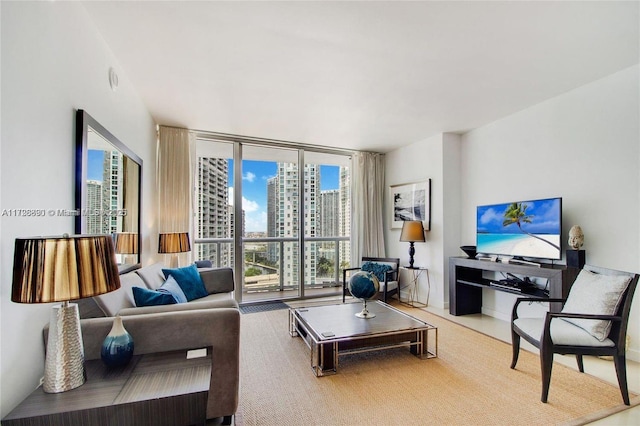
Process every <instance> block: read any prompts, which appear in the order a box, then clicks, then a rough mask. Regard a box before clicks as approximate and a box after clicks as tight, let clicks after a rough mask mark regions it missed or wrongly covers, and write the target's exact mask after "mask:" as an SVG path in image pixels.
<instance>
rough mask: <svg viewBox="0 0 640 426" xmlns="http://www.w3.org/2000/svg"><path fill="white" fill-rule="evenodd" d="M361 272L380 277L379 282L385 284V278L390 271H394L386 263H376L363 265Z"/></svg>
mask: <svg viewBox="0 0 640 426" xmlns="http://www.w3.org/2000/svg"><path fill="white" fill-rule="evenodd" d="M360 269H361V270H363V271H365V272H371V273H373V274H374V275H375V276H376V277H378V281H380V282H382V283H383V282H384V277H385V275H386V273H387V272H388V271H392V270H393V268H392V267H391V266H389V265H387V264H384V263H376V262H364V263H363V264H362V267H361V268H360Z"/></svg>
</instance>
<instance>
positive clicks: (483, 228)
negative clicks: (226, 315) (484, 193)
mask: <svg viewBox="0 0 640 426" xmlns="http://www.w3.org/2000/svg"><path fill="white" fill-rule="evenodd" d="M521 203H522V204H526V205H527V206H528V207H527V211H526V215H527V216H531V218H530V219H531V223H522V224H521V225H522V229H524V230H525V231H527V232H530V233H532V234H560V223H561V221H562V203H561V199H560V198H549V199H545V200H534V201H522V202H521ZM509 204H511V203H504V204H494V205H491V206H478V213H477V221H478V222H477V223H478V232H491V233H499V234H512V233H520V230H519V229H518V226H517V225H516V224H512V225H509V226H506V227H505V226H502V222H503V220H504V212H505V210H506V209H507V207H509Z"/></svg>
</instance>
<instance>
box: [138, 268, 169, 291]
mask: <svg viewBox="0 0 640 426" xmlns="http://www.w3.org/2000/svg"><path fill="white" fill-rule="evenodd" d="M162 267H163V266H162V263H160V262H158V263H154V264H153V265H149V266H145V267H144V268H140V269H136V271H135V273H136V274H138V275H139V276H140V277H141V278H142V280H143V281H144V282H145V284H146V285H147V287H148V288H150V289H151V290H156V289H158V288H160V286H161V285H162V284H164V281H165V280H166V277H165V276H164V274H163V273H162Z"/></svg>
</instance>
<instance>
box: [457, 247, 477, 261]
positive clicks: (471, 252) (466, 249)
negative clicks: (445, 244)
mask: <svg viewBox="0 0 640 426" xmlns="http://www.w3.org/2000/svg"><path fill="white" fill-rule="evenodd" d="M460 250H462V251H463V252H465V253H466V255H467V256H469V259H474V258H475V257H476V254H478V253H477V252H476V246H460Z"/></svg>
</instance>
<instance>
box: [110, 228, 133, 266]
mask: <svg viewBox="0 0 640 426" xmlns="http://www.w3.org/2000/svg"><path fill="white" fill-rule="evenodd" d="M114 238H115V244H116V254H124V255H127V256H124V259H123V260H124V261H123V262H122V263H126V264H129V263H136V262H134V261H133V260H132V257H133V256H130V255H132V254H138V233H137V232H117V233H115V234H114Z"/></svg>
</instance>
